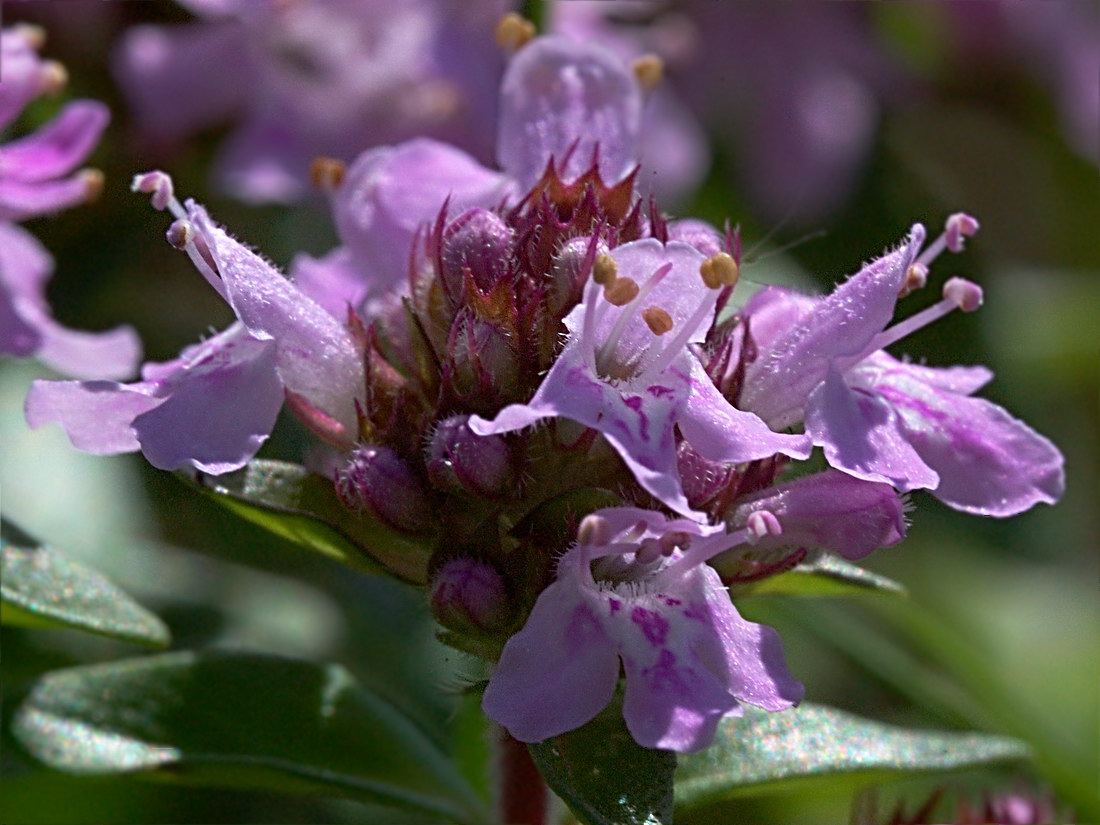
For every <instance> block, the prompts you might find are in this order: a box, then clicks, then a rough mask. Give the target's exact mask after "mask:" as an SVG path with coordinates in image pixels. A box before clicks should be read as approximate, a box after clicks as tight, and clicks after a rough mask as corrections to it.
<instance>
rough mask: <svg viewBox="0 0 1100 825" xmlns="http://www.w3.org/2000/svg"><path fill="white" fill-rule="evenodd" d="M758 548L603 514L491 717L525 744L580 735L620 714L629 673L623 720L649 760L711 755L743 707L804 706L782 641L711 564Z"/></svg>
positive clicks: (527, 629)
mask: <svg viewBox="0 0 1100 825" xmlns="http://www.w3.org/2000/svg"><path fill="white" fill-rule="evenodd" d="M755 537H756V536H755V534H753V533H752V532H751V531H749V530H747V529H746V530H742V531H739V532H737V533H733V534H728V535H727V534H726V533H724V532H723V530H722V528H720V527H707V526H703V525H700V524H696V523H695V522H692V521H687V520H685V519H674V520H673V519H668V518H666V517H665V516H663V515H661V514H660V513H656V512H653V511H649V510H639V509H635V508H627V507H622V508H612V509H606V510H599V511H597V512H596V513H593V514H592V515H591V516H589V517H587V518H586V519H585V520H584V522H582V524H581V527H580V530H579V531H578V542H577V544H576V545H574V546H573V548H572V549H570V550H568V551H567V552H566V554H565V555H564V556H562V558H561V559H560V561H559V562H558V570H557V580H556V581H555V582H554V583H553V584H551V585H550V586H549V587H547V588H546V589H545V590H544V591H543V592H542V594H541V595H540V596H539V598H538V601H537V602H536V603H535V607H534V609H533V610H532V611H531V615H530V617H529V618H528V620H527V623H526V624H525V625H524V627H523V629H522V630H521V631H520V632H519V633H517V634H515V635H514V636H512V638H511V639H509V640H508V643H507V644H506V645H505V646H504V652H503V653H502V654H501V657H500V662H499V663H498V664H497V667H496V670H495V671H494V673H493V676H492V678H491V679H490V680H489V685H488V687H487V688H486V690H485V696H484V699H483V701H482V707H483V709H484V710H485V713H486V714H487V715H488V716H489V718H491V719H493V720H495V721H497V722H499V723H500V724H501V725H503V726H504V727H505V728H507V729H508V732H509V733H511V734H512V735H513V736H514V737H516V738H517V739H519V740H520V741H523V742H538V741H541V740H543V739H547V738H549V737H552V736H557V735H558V734H560V733H564V732H566V731H569V730H572V729H574V728H577V727H580V726H581V725H583V724H585V723H586V722H588V721H589V720H590V719H592V718H593V717H595V716H596V714H598V713H599V712H600V711H601V710H602V709H603V708H604V707H605V706H606V705H607V704H608V702H610V701H611V698H612V695H613V694H614V692H615V687H616V685H617V684H618V681H619V662H620V660H621V661H622V667H623V670H624V671H625V674H626V693H625V698H624V702H623V716H624V718H625V720H626V725H627V728H628V729H629V730H630V734H631V735H632V736H633V737H634V739H635V740H636V741H637V742H638V743H639V744H640V745H642V746H644V747H647V748H662V749H666V750H675V751H680V752H683V753H688V752H692V751H697V750H699V749H701V748H704V747H706V746H707V745H708V744H710V742H711V740H712V739H713V738H714V732H715V729H716V727H717V725H718V722H719V720H720V719H721V718H722V717H723V716H725V715H727V714H734V715H736V714H739V713H740V712H742V711H741V708H740V704H739V703H740V702H747V703H749V704H751V705H755V706H757V707H760V708H764V709H765V710H770V711H780V710H784V709H786V708H789V707H792V706H793V705H796V704H798V702H799V701H801V699H802V694H803V688H802V685H801V684H799V683H798V682H796V681H795V680H794V679H793V678H792V677H791V675H790V673H789V672H788V670H787V666H786V663H785V662H784V660H783V651H782V647H781V643H780V640H779V635H778V634H777V633H776V632H775V631H774V630H772V629H771V628H769V627H764V626H762V625H758V624H753V623H752V622H747V621H745V620H744V619H742V618H741V616H740V615H738V613H737V610H736V609H735V608H734V606H733V604H731V602H730V600H729V595H728V594H727V592H726V590H725V588H724V587H723V586H722V583H721V582H720V581H719V579H718V575H717V573H715V572H714V570H712V569H711V568H710V567H708V566H707V565H706V564H705V561H706V560H707V559H708V558H709V557H710V556H713V555H714V554H715V553H718V552H721V551H722V550H725V549H727V548H729V547H731V546H734V545H737V544H740V543H742V542H744V541H746V540H751V539H754V538H755Z"/></svg>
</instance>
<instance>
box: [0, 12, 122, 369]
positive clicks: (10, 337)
mask: <svg viewBox="0 0 1100 825" xmlns="http://www.w3.org/2000/svg"><path fill="white" fill-rule="evenodd" d="M40 41H41V35H40V33H39V32H38V31H37V30H36V29H33V28H30V27H16V28H12V29H5V30H4V31H3V32H2V33H0V65H2V66H3V74H2V76H0V129H3V128H6V127H7V126H8V125H9V124H11V123H12V122H13V121H14V120H15V118H16V117H18V116H19V114H20V112H21V111H22V109H23V107H24V106H25V105H26V104H27V103H29V102H30V101H31V100H33V99H34V98H36V97H38V96H39V95H40V94H42V93H43V92H46V91H50V90H56V89H57V88H58V87H59V85H60V84H61V83H63V82H64V73H63V70H62V69H61V67H60V66H58V65H57V64H55V63H51V62H48V61H43V60H41V59H40V58H39V57H38V54H37V53H36V49H37V47H38V46H39V45H40ZM108 119H109V114H108V112H107V108H106V107H105V106H104V105H103V104H102V103H98V102H96V101H92V100H78V101H74V102H72V103H69V104H67V105H66V106H65V107H64V108H63V109H62V110H61V112H60V113H59V114H58V115H57V117H55V118H54V119H53V120H51V121H50V122H49V123H47V124H45V125H44V126H42V127H40V128H39V129H38V130H37V131H35V132H33V133H31V134H29V135H26V136H24V137H21V138H17V139H15V140H11V141H8V142H7V143H6V144H4V145H3V146H0V353H6V354H8V355H15V356H21V357H25V356H34V357H36V358H38V359H39V360H40V361H42V362H44V363H46V364H48V365H49V366H51V367H53V368H54V369H56V370H57V371H59V372H63V373H67V374H69V375H77V376H80V377H84V378H121V377H123V376H126V375H130V374H131V373H133V371H134V368H135V367H136V365H137V361H138V359H139V358H140V355H141V345H140V342H139V341H138V338H137V335H136V334H135V333H134V331H133V330H132V329H130V328H129V327H120V328H118V329H114V330H111V331H109V332H104V333H99V334H94V333H87V332H79V331H77V330H71V329H68V328H67V327H63V326H62V325H61V324H59V323H57V321H55V320H54V319H53V317H52V315H51V313H50V307H49V304H48V303H47V302H46V296H45V287H46V281H47V280H48V279H49V277H50V274H51V272H52V270H53V259H52V258H51V257H50V255H49V253H48V252H46V250H45V249H44V248H43V247H42V245H41V244H40V243H38V241H37V240H35V238H34V236H33V235H31V234H30V233H29V232H27V231H26V230H24V229H22V228H21V227H19V226H17V225H16V224H15V222H16V221H25V220H28V219H30V218H35V217H38V216H40V215H46V214H49V213H51V212H56V211H58V210H60V209H66V208H68V207H70V206H73V205H75V204H78V203H83V202H85V201H87V200H88V199H90V198H92V197H94V196H95V195H96V194H98V192H99V190H100V189H101V188H102V185H103V176H102V174H101V173H100V172H98V171H96V170H93V169H83V170H80V171H78V172H75V173H74V171H73V170H74V169H75V168H76V167H77V165H78V164H79V163H81V162H82V161H83V160H84V159H85V158H87V156H88V155H89V154H90V153H91V152H92V149H93V148H95V145H96V143H97V142H98V141H99V136H100V134H102V132H103V129H104V128H105V127H106V125H107V121H108Z"/></svg>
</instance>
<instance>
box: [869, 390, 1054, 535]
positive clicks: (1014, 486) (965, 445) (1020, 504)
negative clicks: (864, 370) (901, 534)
mask: <svg viewBox="0 0 1100 825" xmlns="http://www.w3.org/2000/svg"><path fill="white" fill-rule="evenodd" d="M876 389H877V390H878V392H879V393H881V394H882V396H883V397H885V398H886V399H887V401H888V402H889V403H890V404H892V405H893V407H894V409H895V410H896V412H897V417H898V422H899V427H900V431H901V432H902V433H903V435H904V437H905V438H906V439H908V442H909V443H910V444H911V445H912V447H913V449H915V451H916V452H917V453H918V454H919V455H920V458H921V460H922V461H923V462H924V463H926V464H927V465H928V466H929V467H931V468H932V469H933V470H935V471H936V472H937V473H938V474H939V478H940V481H939V484H938V485H936V486H933V487H932V494H933V495H935V496H936V498H938V499H940V500H941V501H943V502H944V503H945V504H948V505H949V506H951V507H954V508H955V509H957V510H963V511H965V512H968V513H976V514H978V515H985V516H996V517H1000V518H1003V517H1006V516H1012V515H1016V514H1017V513H1022V512H1023V511H1024V510H1027V509H1029V508H1031V507H1032V506H1034V505H1035V504H1037V503H1039V502H1045V503H1047V504H1053V503H1054V502H1055V501H1057V500H1058V499H1059V498H1061V496H1062V493H1063V491H1064V490H1065V470H1064V467H1063V464H1064V459H1063V458H1062V454H1061V452H1059V450H1058V448H1057V447H1056V446H1055V445H1054V444H1052V443H1051V442H1050V441H1049V440H1048V439H1047V438H1045V437H1043V436H1042V435H1040V434H1039V433H1037V432H1035V431H1034V430H1033V429H1031V428H1030V427H1028V426H1027V425H1026V424H1024V423H1023V422H1022V421H1020V420H1018V419H1016V418H1013V417H1012V416H1011V415H1009V414H1008V413H1007V412H1006V411H1005V410H1004V409H1002V408H1001V407H998V406H997V405H996V404H993V403H991V402H989V401H986V400H985V399H982V398H971V397H968V396H965V395H959V394H957V393H953V392H950V391H947V390H943V389H940V388H937V387H935V386H932V385H930V384H925V383H924V382H922V381H920V380H919V379H918V378H916V377H910V376H906V375H904V374H903V373H895V374H893V375H892V376H890V378H889V380H888V381H887V382H885V383H882V384H880V385H878V386H876Z"/></svg>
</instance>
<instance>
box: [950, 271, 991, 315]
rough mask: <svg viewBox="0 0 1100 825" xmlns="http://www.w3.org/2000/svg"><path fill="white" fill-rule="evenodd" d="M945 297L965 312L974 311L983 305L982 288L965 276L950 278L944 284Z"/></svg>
mask: <svg viewBox="0 0 1100 825" xmlns="http://www.w3.org/2000/svg"><path fill="white" fill-rule="evenodd" d="M943 297H944V300H948V301H954V302H955V305H956V306H958V308H959V309H961V310H962V311H963V312H973V311H974V310H976V309H977V308H978V307H980V306H981V305H982V288H981V287H980V286H978V285H977V284H976V283H974V282H973V281H968V280H966V279H965V278H949V279H948V281H947V283H945V284H944V285H943Z"/></svg>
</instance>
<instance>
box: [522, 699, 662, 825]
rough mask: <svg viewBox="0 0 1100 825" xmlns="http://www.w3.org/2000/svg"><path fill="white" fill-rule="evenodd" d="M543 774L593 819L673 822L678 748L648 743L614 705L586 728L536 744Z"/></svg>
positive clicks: (632, 824)
mask: <svg viewBox="0 0 1100 825" xmlns="http://www.w3.org/2000/svg"><path fill="white" fill-rule="evenodd" d="M530 748H531V756H532V758H533V759H534V760H535V764H536V765H537V766H538V769H539V771H540V772H541V773H542V776H543V779H545V780H546V784H547V785H549V786H550V789H551V790H552V791H554V793H556V794H557V795H558V796H560V797H561V798H562V799H563V800H565V803H566V804H567V805H568V806H569V808H570V810H572V811H573V813H574V814H575V815H576V816H577V818H578V819H579V820H580V821H581V822H583V823H587V824H588V825H662V824H663V823H671V822H672V775H673V771H674V770H675V769H676V754H674V753H672V752H671V751H658V750H649V749H648V748H643V747H642V746H641V745H639V744H638V743H637V742H635V741H634V739H633V738H632V737H631V736H630V733H629V732H628V731H627V729H626V725H625V724H623V719H622V709H621V706H620V707H615V706H613V707H612V708H609V709H608V710H606V711H604V712H603V713H602V714H600V715H599V716H597V717H596V718H595V719H594V720H593V721H591V722H589V723H588V724H587V725H585V726H584V727H582V728H578V729H577V730H574V731H570V732H569V733H564V734H562V735H561V736H555V737H554V738H553V739H547V740H546V741H544V742H538V743H536V744H534V745H531V746H530Z"/></svg>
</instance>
